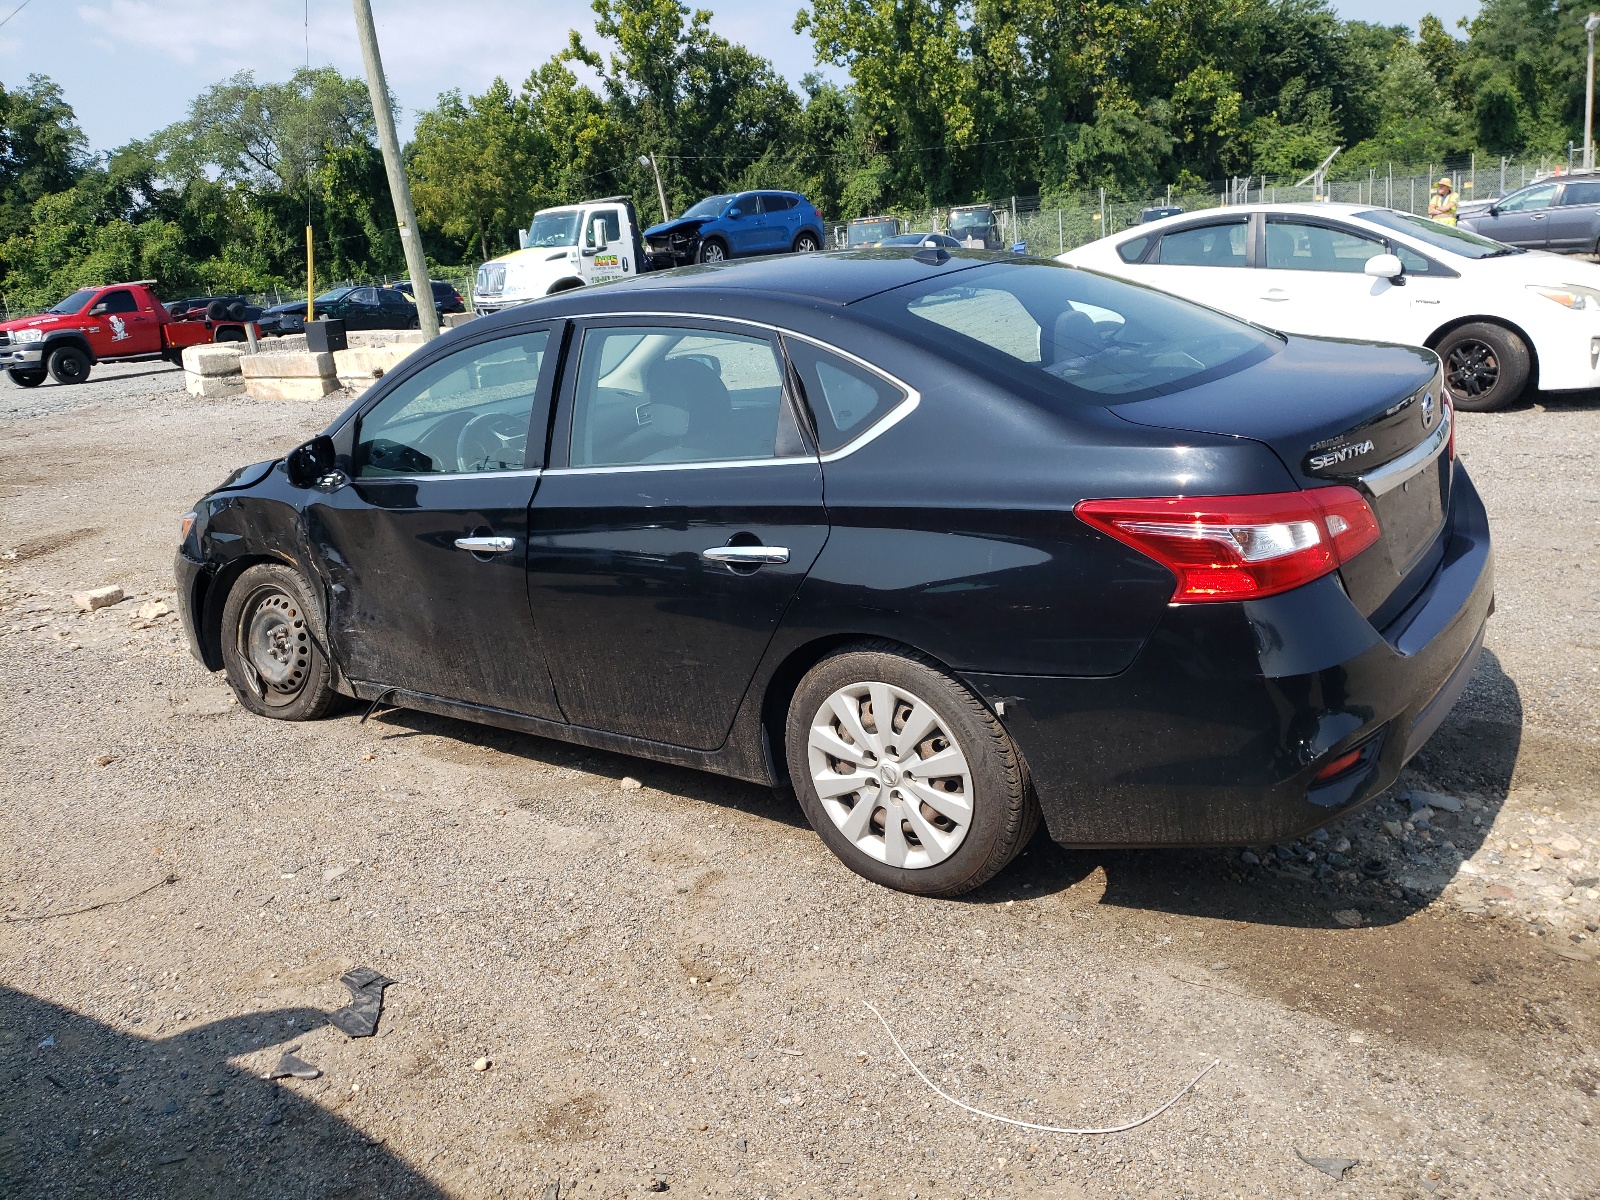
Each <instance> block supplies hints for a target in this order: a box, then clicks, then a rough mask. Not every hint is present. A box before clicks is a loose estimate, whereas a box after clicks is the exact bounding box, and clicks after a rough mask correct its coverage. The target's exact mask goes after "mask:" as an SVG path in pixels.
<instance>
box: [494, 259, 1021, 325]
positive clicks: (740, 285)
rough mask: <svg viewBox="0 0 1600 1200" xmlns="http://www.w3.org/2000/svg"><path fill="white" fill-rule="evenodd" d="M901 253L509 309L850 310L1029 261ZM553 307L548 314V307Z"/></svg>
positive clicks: (712, 266)
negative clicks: (766, 303)
mask: <svg viewBox="0 0 1600 1200" xmlns="http://www.w3.org/2000/svg"><path fill="white" fill-rule="evenodd" d="M906 249H908V248H902V249H899V250H840V251H818V252H815V253H812V254H774V255H771V256H767V257H762V258H743V259H732V260H729V261H725V262H721V263H703V264H699V265H696V266H692V267H678V268H676V269H675V270H671V271H651V272H648V273H646V274H644V275H636V276H633V277H631V278H629V279H625V280H619V281H617V282H615V283H607V284H604V285H602V286H601V287H598V288H575V289H573V290H572V291H570V292H562V293H558V295H556V296H553V297H549V298H548V299H545V300H536V301H534V302H533V304H532V305H523V306H521V307H520V308H512V309H506V310H504V312H505V313H506V314H507V315H509V314H512V313H516V312H519V311H520V312H522V313H524V314H526V313H527V311H528V309H529V308H530V307H535V306H537V307H538V308H539V309H540V310H541V311H548V312H550V313H551V314H552V315H558V316H559V315H567V311H568V310H569V309H570V310H576V311H590V312H601V311H604V310H606V309H611V310H614V311H615V310H625V309H627V308H630V307H633V306H635V305H637V304H639V303H640V302H641V297H642V296H643V295H645V294H649V293H657V294H662V293H665V294H667V295H673V294H683V293H691V292H693V293H712V294H721V295H725V296H728V297H730V298H734V299H735V300H736V303H738V304H746V303H748V302H749V300H751V299H753V298H755V297H756V296H758V295H759V296H761V297H763V298H766V299H772V300H778V301H782V302H785V303H789V304H793V303H794V302H795V301H797V300H798V301H801V302H805V301H810V302H812V303H813V304H816V303H821V304H830V305H845V304H853V303H854V302H856V301H857V300H865V299H866V298H867V297H868V296H875V295H877V294H878V293H879V292H886V291H889V290H891V289H893V288H897V287H904V286H905V285H906V284H910V283H921V282H923V281H924V280H927V279H933V278H937V277H939V276H941V275H952V274H956V273H958V272H960V271H966V270H970V269H972V268H973V267H977V266H982V265H984V264H985V263H991V262H1002V263H1018V262H1022V261H1025V260H1023V259H1019V258H1018V257H1017V256H1016V255H1014V254H1000V253H995V252H987V251H982V250H943V251H940V254H939V256H938V257H937V258H935V257H934V256H931V255H930V256H929V257H928V258H927V259H922V258H918V257H917V256H916V255H914V254H908V253H906ZM547 305H548V308H547V307H546V306H547Z"/></svg>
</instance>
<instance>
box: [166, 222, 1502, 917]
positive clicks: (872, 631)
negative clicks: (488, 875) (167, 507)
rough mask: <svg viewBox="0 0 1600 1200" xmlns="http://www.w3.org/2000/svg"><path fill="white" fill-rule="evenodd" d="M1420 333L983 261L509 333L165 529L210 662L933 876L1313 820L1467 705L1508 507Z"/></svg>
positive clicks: (521, 322) (538, 321)
mask: <svg viewBox="0 0 1600 1200" xmlns="http://www.w3.org/2000/svg"><path fill="white" fill-rule="evenodd" d="M1452 420H1453V414H1452V412H1451V409H1450V405H1449V401H1448V399H1447V397H1446V396H1445V394H1444V392H1443V390H1442V388H1441V386H1440V378H1439V362H1438V359H1437V358H1436V357H1435V356H1434V355H1433V354H1432V353H1431V352H1429V351H1426V350H1413V349H1403V348H1399V347H1393V346H1382V345H1361V344H1354V343H1350V342H1344V341H1331V340H1329V341H1324V340H1319V339H1315V338H1303V337H1282V336H1279V335H1276V334H1273V333H1269V332H1267V331H1264V330H1262V329H1259V328H1256V327H1254V326H1250V325H1246V324H1244V323H1242V322H1239V321H1235V320H1233V319H1232V318H1229V317H1225V316H1222V315H1220V314H1218V313H1216V312H1213V311H1211V310H1208V309H1204V308H1200V307H1198V306H1195V305H1193V304H1190V303H1187V302H1185V301H1181V300H1177V299H1174V298H1172V297H1169V296H1165V295H1162V294H1160V293H1157V292H1154V291H1150V290H1147V289H1144V288H1141V287H1138V286H1134V285H1131V284H1127V283H1123V282H1119V281H1116V280H1113V279H1109V278H1106V277H1104V276H1100V275H1095V274H1093V273H1090V272H1087V271H1083V270H1078V269H1074V268H1071V267H1066V266H1062V265H1059V264H1056V263H1050V262H1041V261H1032V260H1018V259H1016V258H1013V257H1010V256H1006V255H997V254H992V253H986V252H980V251H972V252H969V251H959V252H957V253H955V254H950V253H947V252H945V251H943V250H924V251H920V252H918V253H917V254H915V255H908V254H905V253H904V252H882V251H866V252H858V253H843V254H811V255H801V256H793V257H791V256H783V257H780V258H771V259H762V260H754V261H750V262H745V263H738V264H727V265H722V266H717V267H703V268H700V269H698V270H695V271H689V272H672V273H669V274H662V275H652V276H645V277H642V278H640V279H638V280H631V281H628V282H625V283H619V284H615V285H611V286H607V287H604V288H585V289H582V290H579V291H574V292H570V293H566V294H563V295H560V296H556V297H551V298H549V299H545V300H539V301H536V302H534V303H531V304H527V305H523V306H521V307H518V308H515V309H511V310H508V311H506V312H502V313H497V314H495V315H494V316H491V317H487V318H484V319H482V320H479V321H474V322H472V323H471V324H469V325H467V326H464V327H462V328H461V329H458V330H454V331H452V332H451V333H448V334H446V335H445V336H444V337H441V338H440V339H438V340H437V341H435V342H432V343H430V344H429V345H427V346H426V347H424V348H422V349H420V350H418V351H417V352H416V353H415V354H413V355H412V356H411V357H410V358H409V359H408V360H407V361H406V362H405V363H404V364H403V365H401V366H400V367H398V368H396V369H395V370H393V371H391V372H390V373H389V374H388V375H386V376H385V377H384V378H383V379H382V380H381V381H380V382H378V383H377V384H376V385H374V386H373V387H372V388H371V389H370V390H369V391H367V392H366V393H365V394H364V395H363V396H362V397H361V398H360V399H359V400H357V401H356V402H355V404H353V405H352V406H351V407H350V409H349V410H347V411H346V412H345V413H344V414H343V415H342V416H340V417H339V418H338V419H337V420H336V421H335V422H334V423H333V424H332V425H331V426H330V427H329V428H328V430H327V432H326V433H324V434H322V435H320V436H318V437H315V438H312V439H311V440H310V441H308V442H306V443H305V444H304V445H303V446H301V447H300V448H298V449H297V450H295V451H294V452H292V453H291V454H289V455H288V456H287V457H286V458H284V459H281V460H278V461H274V462H263V463H259V464H256V465H255V466H251V467H245V468H243V469H241V470H240V471H238V472H236V473H235V474H234V475H233V476H232V477H231V478H230V479H229V480H228V481H227V482H226V483H225V484H223V485H222V486H221V487H219V488H218V489H217V490H215V491H213V492H211V493H210V494H208V495H207V496H205V497H204V498H203V499H202V500H201V501H200V502H199V503H198V504H197V505H196V506H195V509H194V511H193V512H192V513H190V514H189V515H188V516H186V517H185V518H184V526H183V537H182V547H181V549H180V551H179V553H178V556H177V575H178V585H179V588H178V590H179V595H180V597H181V607H182V612H183V618H184V621H185V624H186V627H187V629H188V632H189V638H190V643H191V647H192V649H193V651H194V653H195V654H196V656H197V657H199V659H200V660H201V661H202V662H203V663H205V664H206V665H207V666H208V667H209V668H211V669H212V670H225V671H226V672H227V676H228V680H229V682H230V684H231V685H232V687H233V689H234V691H235V692H236V694H237V695H238V697H239V701H240V703H241V704H243V705H244V706H245V707H247V708H249V709H250V710H252V711H254V712H256V713H259V714H262V715H264V716H269V717H277V718H280V719H286V720H302V719H307V718H311V717H318V716H321V715H323V714H325V713H328V712H330V711H331V710H333V709H334V708H335V706H337V705H338V704H340V703H341V701H342V700H343V698H346V697H355V698H357V699H360V700H363V701H367V702H368V703H371V704H377V703H386V704H391V705H398V706H404V707H408V708H414V709H420V710H424V711H427V712H433V713H441V714H447V715H451V716H457V717H465V718H468V719H471V720H476V721H483V722H487V723H489V724H494V725H499V726H503V727H506V728H510V729H516V730H522V731H525V732H528V733H533V734H539V735H542V736H547V737H554V738H560V739H564V740H567V741H571V742H577V743H580V744H583V745H586V746H594V747H601V748H606V749H611V750H617V751H622V752H625V753H629V754H636V755H641V756H645V757H650V758H656V759H660V760H662V761H666V762H672V763H678V764H683V765H688V766H693V767H700V768H703V769H706V770H709V771H716V772H721V773H723V774H727V775H732V776H735V777H738V778H740V779H746V780H751V781H756V782H759V783H762V784H767V785H772V786H782V785H785V784H792V785H793V787H794V790H795V792H796V794H797V795H798V798H799V801H800V804H801V806H802V807H803V808H804V810H805V813H806V816H807V817H808V818H809V820H810V821H811V823H812V825H813V826H814V827H815V828H816V830H817V832H818V833H819V834H820V835H821V837H822V838H823V840H824V841H825V842H827V844H828V846H829V847H830V848H831V849H832V850H833V851H834V852H835V853H836V854H838V855H839V857H840V858H841V859H842V860H843V861H844V862H845V863H846V864H847V865H848V866H850V867H851V868H852V869H853V870H855V871H858V872H859V873H860V874H862V875H864V876H866V877H867V878H869V879H873V880H876V881H878V882H880V883H883V884H886V885H889V886H891V887H897V888H902V889H905V890H907V891H913V892H919V893H924V894H930V895H953V894H955V893H959V892H962V891H964V890H966V889H969V888H972V887H974V886H976V885H978V884H980V883H982V882H983V881H984V880H986V879H988V878H989V877H990V876H992V875H993V874H994V873H995V872H997V871H999V870H1000V869H1001V867H1003V866H1004V865H1005V864H1006V862H1007V861H1009V860H1010V859H1011V858H1012V856H1013V855H1015V854H1016V853H1017V852H1018V850H1019V849H1020V848H1021V847H1022V846H1023V845H1024V844H1025V843H1026V842H1027V841H1028V838H1029V836H1030V834H1031V833H1032V832H1033V830H1034V828H1035V824H1036V822H1037V821H1038V820H1039V819H1040V818H1041V817H1042V819H1043V820H1044V822H1045V825H1046V827H1047V828H1048V830H1049V833H1050V836H1051V837H1053V838H1054V839H1056V840H1057V841H1059V842H1062V843H1066V844H1070V845H1088V846H1105V845H1135V846H1157V845H1197V844H1228V845H1237V844H1248V843H1259V842H1266V841H1272V840H1278V839H1288V838H1292V837H1295V836H1298V835H1300V834H1303V833H1305V832H1307V831H1309V830H1311V829H1313V828H1315V827H1317V826H1319V825H1322V824H1324V823H1326V822H1328V821H1330V820H1332V819H1333V818H1335V817H1337V816H1339V815H1340V814H1341V813H1344V812H1346V811H1347V810H1349V809H1351V808H1352V807H1354V806H1356V805H1359V804H1361V803H1362V802H1364V801H1366V800H1368V799H1370V798H1371V797H1372V796H1373V795H1375V794H1376V793H1377V792H1378V791H1380V790H1381V789H1383V788H1384V787H1386V786H1387V785H1388V784H1389V783H1390V782H1391V781H1393V780H1394V778H1395V777H1396V775H1397V774H1398V773H1399V771H1400V768H1401V766H1402V765H1403V764H1404V763H1405V762H1406V760H1407V759H1409V758H1410V757H1411V756H1412V755H1414V754H1416V753H1417V751H1418V750H1419V749H1420V748H1421V746H1422V745H1423V743H1424V742H1425V741H1426V740H1427V739H1428V737H1429V736H1430V735H1431V734H1432V733H1433V731H1434V730H1435V728H1437V727H1438V725H1439V723H1440V722H1441V721H1442V720H1443V719H1444V717H1445V715H1446V714H1447V713H1448V712H1449V710H1450V708H1451V706H1452V705H1453V704H1454V703H1455V700H1456V698H1457V697H1458V696H1459V695H1460V693H1461V691H1462V689H1463V688H1464V687H1465V686H1466V683H1467V679H1468V677H1469V676H1470V674H1471V672H1472V669H1473V664H1474V662H1475V660H1476V658H1477V655H1478V650H1479V647H1480V646H1481V644H1482V637H1483V631H1484V626H1485V621H1486V619H1487V617H1488V615H1489V612H1490V610H1491V607H1492V597H1493V571H1492V565H1491V555H1490V547H1489V531H1488V524H1487V520H1486V518H1485V515H1484V509H1483V505H1482V504H1481V503H1480V501H1479V499H1478V496H1477V493H1476V492H1475V491H1474V489H1473V486H1472V482H1471V480H1470V479H1469V478H1468V476H1467V473H1466V471H1465V469H1464V468H1463V467H1462V465H1461V464H1460V463H1458V462H1456V461H1455V458H1454V442H1453V438H1452V436H1451V430H1452Z"/></svg>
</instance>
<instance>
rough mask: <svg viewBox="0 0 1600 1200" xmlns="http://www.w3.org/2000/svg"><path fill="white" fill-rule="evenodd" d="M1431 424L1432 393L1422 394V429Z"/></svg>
mask: <svg viewBox="0 0 1600 1200" xmlns="http://www.w3.org/2000/svg"><path fill="white" fill-rule="evenodd" d="M1432 424H1433V393H1432V392H1423V393H1422V427H1423V428H1424V429H1426V428H1427V427H1428V426H1430V425H1432Z"/></svg>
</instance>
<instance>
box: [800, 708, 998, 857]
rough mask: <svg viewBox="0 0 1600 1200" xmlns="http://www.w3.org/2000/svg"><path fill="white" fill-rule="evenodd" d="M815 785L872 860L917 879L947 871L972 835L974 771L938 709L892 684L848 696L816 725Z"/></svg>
mask: <svg viewBox="0 0 1600 1200" xmlns="http://www.w3.org/2000/svg"><path fill="white" fill-rule="evenodd" d="M808 760H809V764H810V768H811V782H812V786H813V787H815V788H816V793H817V798H818V799H819V800H820V801H821V803H822V806H823V809H824V810H825V811H826V812H827V814H828V816H829V818H830V819H831V820H832V821H833V823H834V825H835V826H837V827H838V829H839V831H840V832H841V833H842V834H844V836H845V837H846V838H848V839H849V840H850V842H851V843H852V844H853V845H854V846H855V848H856V849H857V850H859V851H861V852H862V853H863V854H865V855H868V856H869V857H871V858H873V859H876V860H877V861H878V862H881V863H884V864H885V865H887V866H891V867H900V868H904V869H908V870H916V869H919V868H923V867H931V866H934V865H935V864H937V863H940V862H943V861H944V860H945V859H946V858H948V857H950V855H951V854H953V853H955V851H956V849H957V848H958V847H959V846H960V845H961V843H962V841H963V840H964V839H965V838H966V836H967V831H968V830H969V829H970V828H971V826H972V811H973V809H972V805H973V785H972V771H971V769H970V767H969V766H968V765H967V759H966V756H965V755H964V754H963V753H962V752H961V747H960V746H959V745H958V744H957V742H956V740H955V738H954V737H952V736H951V735H950V732H949V731H948V730H947V729H946V721H945V720H944V719H943V718H941V717H940V715H939V714H938V713H937V712H935V711H934V709H933V708H932V706H931V705H929V704H928V703H927V702H926V701H924V700H922V699H921V698H919V697H917V696H915V695H913V694H912V693H910V692H908V691H906V690H904V689H903V688H899V687H895V686H893V685H891V684H887V683H856V684H850V685H848V686H846V687H842V688H840V689H839V690H838V691H836V692H834V693H833V694H832V695H831V696H829V697H828V699H827V700H826V701H825V702H824V703H823V705H822V707H821V708H820V709H819V710H818V711H817V714H816V716H815V717H814V718H813V720H812V722H811V731H810V737H809V739H808Z"/></svg>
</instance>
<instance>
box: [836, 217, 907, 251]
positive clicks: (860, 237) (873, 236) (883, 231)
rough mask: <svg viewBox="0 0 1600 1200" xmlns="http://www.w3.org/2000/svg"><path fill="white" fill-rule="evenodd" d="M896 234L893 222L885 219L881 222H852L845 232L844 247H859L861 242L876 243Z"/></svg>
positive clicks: (896, 229)
mask: <svg viewBox="0 0 1600 1200" xmlns="http://www.w3.org/2000/svg"><path fill="white" fill-rule="evenodd" d="M898 232H899V230H898V228H897V226H896V224H895V222H894V221H892V220H889V219H887V218H886V219H884V220H882V221H852V222H851V223H850V226H849V228H848V229H846V230H845V235H844V240H845V244H846V245H850V246H859V245H861V243H862V242H876V241H879V240H880V239H882V238H886V237H891V236H893V235H894V234H895V233H898Z"/></svg>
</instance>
